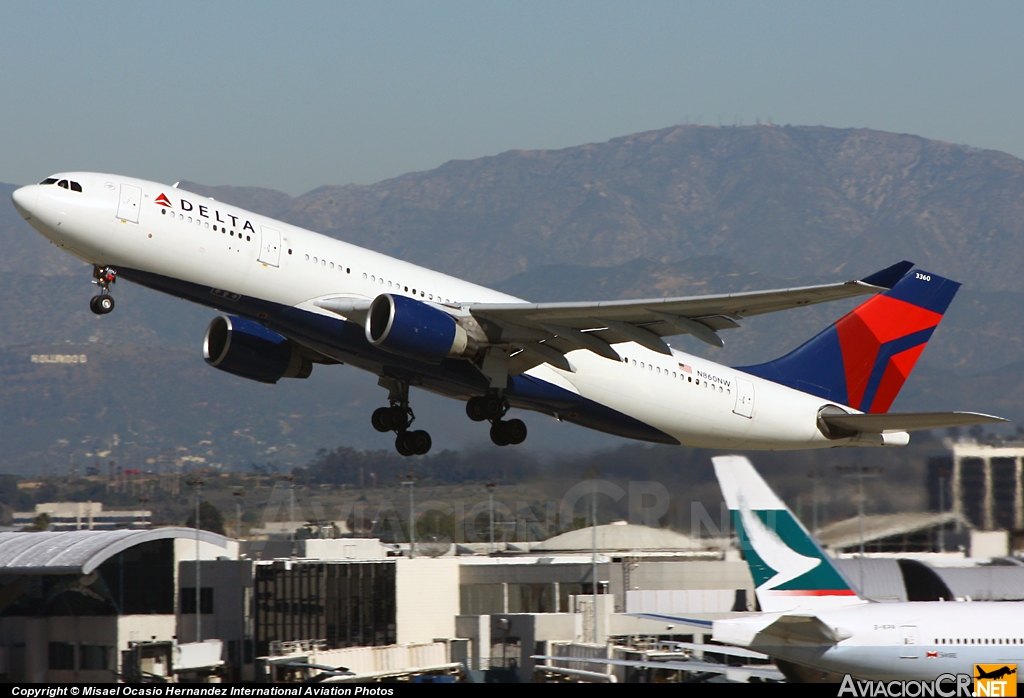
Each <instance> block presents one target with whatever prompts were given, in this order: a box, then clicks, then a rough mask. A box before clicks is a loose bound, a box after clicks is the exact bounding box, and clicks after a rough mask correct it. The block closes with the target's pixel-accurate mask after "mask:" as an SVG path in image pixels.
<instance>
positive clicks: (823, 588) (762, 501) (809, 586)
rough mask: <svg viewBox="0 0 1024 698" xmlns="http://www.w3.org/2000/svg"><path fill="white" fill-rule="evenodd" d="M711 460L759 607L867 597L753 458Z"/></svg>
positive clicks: (776, 609)
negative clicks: (754, 462)
mask: <svg viewBox="0 0 1024 698" xmlns="http://www.w3.org/2000/svg"><path fill="white" fill-rule="evenodd" d="M711 460H712V461H713V463H714V465H715V476H716V477H717V478H718V484H719V486H720V487H721V488H722V495H723V496H724V497H725V502H726V504H727V505H728V507H729V513H730V516H731V518H732V524H733V527H734V529H735V532H736V536H737V538H738V539H739V544H740V549H741V550H742V551H743V555H744V557H745V558H746V561H747V565H748V566H749V567H750V574H751V576H752V577H753V579H754V588H755V590H756V593H757V600H758V603H760V605H761V610H763V611H766V612H769V613H773V612H785V611H792V610H796V609H803V610H812V609H815V608H822V607H834V606H845V605H849V604H854V603H861V602H862V601H863V600H862V599H861V598H860V596H859V595H858V594H857V592H856V591H855V590H854V588H853V586H852V585H851V584H850V583H849V581H848V580H847V579H846V578H845V577H844V576H843V574H842V573H841V572H840V571H839V569H838V568H837V567H836V565H835V564H834V563H833V562H832V560H831V558H829V557H828V556H827V555H826V554H825V553H824V552H823V551H822V549H821V547H820V546H819V545H818V543H817V541H815V540H814V538H812V537H811V534H810V533H808V532H807V529H805V528H804V527H803V525H802V524H801V523H800V521H799V520H798V519H797V518H796V517H794V516H793V514H792V512H790V511H789V509H787V508H786V505H785V504H783V503H782V500H780V499H779V498H778V496H776V494H775V493H774V492H772V490H771V488H770V487H769V486H768V484H767V483H766V482H765V481H764V480H763V479H762V478H761V476H760V475H759V474H758V472H757V471H756V470H755V469H754V466H753V465H751V464H750V461H749V460H747V459H746V458H744V457H743V456H718V457H715V458H712V459H711Z"/></svg>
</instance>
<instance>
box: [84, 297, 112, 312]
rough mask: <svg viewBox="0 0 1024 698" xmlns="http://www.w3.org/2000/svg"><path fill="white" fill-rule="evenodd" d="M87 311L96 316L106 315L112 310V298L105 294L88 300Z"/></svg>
mask: <svg viewBox="0 0 1024 698" xmlns="http://www.w3.org/2000/svg"><path fill="white" fill-rule="evenodd" d="M89 309H90V310H91V311H92V312H94V313H96V314H97V315H106V314H107V313H109V312H110V311H111V310H113V309H114V297H113V296H109V295H106V294H104V295H102V296H93V297H92V299H90V300H89Z"/></svg>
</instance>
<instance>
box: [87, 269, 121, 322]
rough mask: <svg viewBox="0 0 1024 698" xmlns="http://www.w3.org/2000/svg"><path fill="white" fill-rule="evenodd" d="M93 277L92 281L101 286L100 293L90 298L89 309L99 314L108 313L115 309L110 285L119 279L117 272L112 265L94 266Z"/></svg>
mask: <svg viewBox="0 0 1024 698" xmlns="http://www.w3.org/2000/svg"><path fill="white" fill-rule="evenodd" d="M92 277H93V278H92V282H93V283H94V284H96V285H97V286H99V287H100V295H98V296H93V297H92V298H91V299H90V300H89V310H91V311H92V312H94V313H96V314H97V315H106V314H107V313H109V312H110V311H112V310H113V309H114V297H113V296H112V295H110V286H111V284H113V283H115V282H116V281H117V272H116V271H114V270H113V269H111V268H110V267H93V268H92Z"/></svg>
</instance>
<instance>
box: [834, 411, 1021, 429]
mask: <svg viewBox="0 0 1024 698" xmlns="http://www.w3.org/2000/svg"><path fill="white" fill-rule="evenodd" d="M820 417H821V420H822V421H824V422H825V423H826V424H827V425H828V426H830V427H835V428H838V429H839V430H841V431H854V432H868V433H872V434H880V433H882V432H886V431H922V430H925V429H945V428H947V427H968V426H973V425H975V424H990V423H993V422H1006V421H1008V420H1006V419H1003V418H1002V417H993V416H992V415H989V414H980V413H978V412H905V413H903V414H900V413H891V414H890V413H887V414H838V413H836V414H828V413H822V414H821V415H820Z"/></svg>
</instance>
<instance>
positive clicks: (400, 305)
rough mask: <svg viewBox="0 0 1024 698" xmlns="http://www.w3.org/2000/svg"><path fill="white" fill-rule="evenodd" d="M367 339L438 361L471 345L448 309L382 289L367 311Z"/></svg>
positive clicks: (409, 353) (460, 354)
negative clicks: (445, 310) (383, 291)
mask: <svg viewBox="0 0 1024 698" xmlns="http://www.w3.org/2000/svg"><path fill="white" fill-rule="evenodd" d="M366 339H367V341H369V342H370V344H372V345H373V346H375V347H380V348H381V349H383V350H385V351H389V352H391V353H393V354H401V355H403V356H408V357H410V358H414V359H420V360H421V361H430V362H432V363H439V362H441V361H442V360H444V359H445V358H446V357H449V356H464V355H466V353H467V351H468V350H470V349H471V347H470V346H469V345H470V341H469V336H468V335H467V334H466V330H465V329H464V328H463V327H462V326H460V325H459V323H458V322H456V321H455V318H453V317H452V316H451V315H449V314H448V313H446V312H444V311H443V310H438V309H437V308H434V307H433V306H430V305H427V304H426V303H423V302H421V301H418V300H415V299H413V298H407V297H406V296H396V295H392V294H390V293H382V294H381V295H379V296H377V297H376V298H374V299H373V303H371V304H370V312H369V313H367V315H366Z"/></svg>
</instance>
